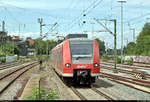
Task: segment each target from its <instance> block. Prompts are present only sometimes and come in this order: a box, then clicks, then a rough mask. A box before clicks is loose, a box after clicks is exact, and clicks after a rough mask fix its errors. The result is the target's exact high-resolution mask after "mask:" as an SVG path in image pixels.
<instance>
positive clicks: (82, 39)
mask: <svg viewBox="0 0 150 102" xmlns="http://www.w3.org/2000/svg"><path fill="white" fill-rule="evenodd" d="M67 40H69V41H94V40H91V39H88V38H70V39H66V40H64V41H63V42H61V43H60V44H58V45H56V46H55V47H54V48H53V49H52V50H54V49H56V48H58V47H59V46H61V45H62V44H63V43H64V42H65V41H67Z"/></svg>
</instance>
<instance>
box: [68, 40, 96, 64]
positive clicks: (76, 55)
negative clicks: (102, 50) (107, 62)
mask: <svg viewBox="0 0 150 102" xmlns="http://www.w3.org/2000/svg"><path fill="white" fill-rule="evenodd" d="M93 44H94V42H93V41H92V40H91V41H84V42H83V41H70V48H71V49H70V51H71V58H72V63H73V64H91V63H92V62H93Z"/></svg>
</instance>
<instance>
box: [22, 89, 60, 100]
mask: <svg viewBox="0 0 150 102" xmlns="http://www.w3.org/2000/svg"><path fill="white" fill-rule="evenodd" d="M38 93H39V89H38V88H34V89H32V95H31V96H29V97H27V98H25V99H27V100H56V99H59V97H58V94H57V93H56V91H55V90H52V89H51V90H50V92H49V93H46V92H45V90H44V88H42V87H41V88H40V95H41V97H40V99H39V95H38Z"/></svg>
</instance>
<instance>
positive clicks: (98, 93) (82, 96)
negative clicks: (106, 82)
mask: <svg viewBox="0 0 150 102" xmlns="http://www.w3.org/2000/svg"><path fill="white" fill-rule="evenodd" d="M81 89H82V88H75V87H71V90H72V91H73V92H74V93H75V94H76V95H77V96H78V97H79V98H80V99H81V100H91V99H92V100H93V99H96V100H97V99H102V100H114V99H113V98H111V97H110V96H108V95H106V94H105V93H103V92H101V91H100V90H98V89H97V88H95V87H94V86H91V87H89V88H83V90H84V91H86V92H87V93H93V92H94V93H96V95H95V94H94V95H93V96H94V97H93V96H92V98H90V97H89V96H86V95H85V94H83V93H82V92H83V91H81ZM97 97H100V98H97Z"/></svg>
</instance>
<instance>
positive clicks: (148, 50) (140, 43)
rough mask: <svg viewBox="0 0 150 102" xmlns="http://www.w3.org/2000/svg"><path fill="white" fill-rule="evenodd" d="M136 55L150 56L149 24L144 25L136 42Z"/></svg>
mask: <svg viewBox="0 0 150 102" xmlns="http://www.w3.org/2000/svg"><path fill="white" fill-rule="evenodd" d="M136 54H138V55H143V56H150V23H146V24H145V25H144V27H143V29H142V31H141V32H140V35H139V36H138V37H137V40H136Z"/></svg>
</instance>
